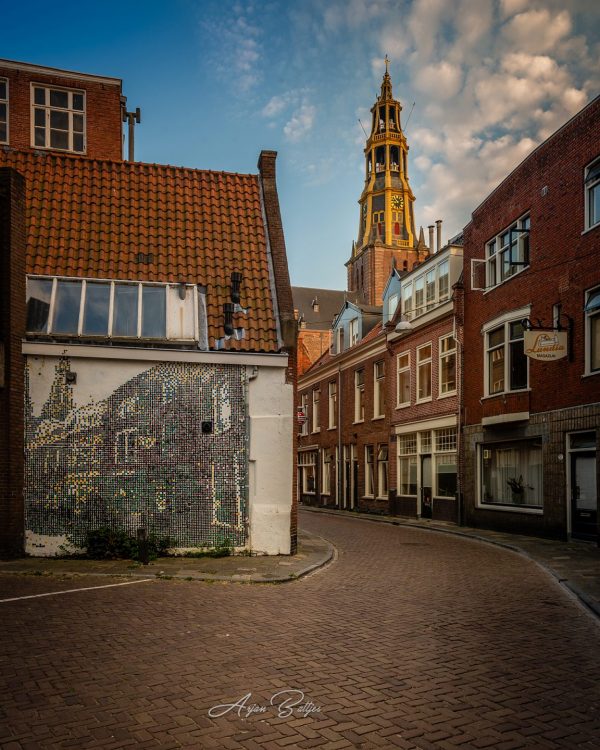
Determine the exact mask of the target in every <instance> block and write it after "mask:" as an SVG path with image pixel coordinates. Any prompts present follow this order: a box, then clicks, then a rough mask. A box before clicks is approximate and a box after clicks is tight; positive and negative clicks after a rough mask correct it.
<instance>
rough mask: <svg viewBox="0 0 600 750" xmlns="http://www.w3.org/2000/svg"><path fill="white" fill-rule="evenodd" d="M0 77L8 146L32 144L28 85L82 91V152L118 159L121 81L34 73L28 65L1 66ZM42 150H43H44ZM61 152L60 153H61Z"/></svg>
mask: <svg viewBox="0 0 600 750" xmlns="http://www.w3.org/2000/svg"><path fill="white" fill-rule="evenodd" d="M0 77H2V78H8V89H9V90H8V95H9V145H10V146H11V147H12V148H16V149H30V148H31V147H32V133H31V84H32V83H40V84H43V85H44V86H57V87H60V88H67V89H78V90H83V91H85V95H86V97H85V98H86V104H85V107H86V112H85V114H86V152H85V156H88V157H91V158H93V159H115V160H120V159H121V158H122V123H121V84H120V82H119V83H114V82H111V80H110V79H107V80H106V81H105V82H101V81H99V80H90V79H88V78H86V77H85V76H82V77H81V78H72V77H70V76H69V77H65V76H61V75H60V72H48V73H45V72H37V71H36V70H32V69H31V68H29V67H24V68H22V69H19V70H17V69H14V68H8V67H2V64H1V63H0ZM44 150H45V149H44ZM61 153H64V152H61Z"/></svg>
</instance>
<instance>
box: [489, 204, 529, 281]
mask: <svg viewBox="0 0 600 750" xmlns="http://www.w3.org/2000/svg"><path fill="white" fill-rule="evenodd" d="M521 230H522V231H521ZM530 231H531V219H530V214H529V211H528V212H527V213H525V214H523V215H522V216H520V217H519V218H518V219H517V220H516V221H514V222H512V224H510V225H509V226H508V227H506V228H504V229H503V230H502V231H501V232H498V234H497V235H496V236H495V237H492V238H490V239H489V240H488V241H487V242H486V243H485V288H486V291H489V290H490V289H495V288H496V287H497V286H500V284H504V283H506V282H507V281H510V279H513V278H514V277H515V276H518V274H520V273H522V272H523V271H526V270H527V269H528V268H529V257H528V258H527V264H526V265H523V266H514V269H515V270H514V271H512V272H509V273H506V274H505V273H504V257H505V255H507V254H508V256H510V253H511V252H513V251H514V250H515V249H517V248H518V249H519V252H518V256H519V257H524V256H525V253H527V255H528V256H529V252H530V250H529V248H530V245H529V233H530ZM511 232H513V234H512V235H511ZM509 267H510V266H509Z"/></svg>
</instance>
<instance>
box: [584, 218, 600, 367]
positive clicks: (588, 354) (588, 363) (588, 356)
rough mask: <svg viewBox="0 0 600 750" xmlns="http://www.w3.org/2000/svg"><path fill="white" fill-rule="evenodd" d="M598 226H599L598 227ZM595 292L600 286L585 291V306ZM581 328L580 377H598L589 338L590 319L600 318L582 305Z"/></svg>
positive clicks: (598, 314)
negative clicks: (581, 358) (582, 328)
mask: <svg viewBox="0 0 600 750" xmlns="http://www.w3.org/2000/svg"><path fill="white" fill-rule="evenodd" d="M598 226H600V225H598ZM595 291H600V286H593V287H591V288H590V289H586V290H585V304H586V305H587V303H588V301H589V299H590V295H591V294H593V293H594V292H595ZM583 315H584V317H583V327H584V333H583V337H584V342H585V351H584V358H583V363H584V364H583V367H584V370H583V375H582V377H584V378H586V377H590V376H591V375H599V374H600V370H592V369H591V367H592V337H591V335H590V334H591V327H592V317H594V318H595V317H600V312H599V311H594V312H593V313H592V311H589V312H586V311H585V305H584V313H583Z"/></svg>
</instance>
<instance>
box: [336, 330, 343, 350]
mask: <svg viewBox="0 0 600 750" xmlns="http://www.w3.org/2000/svg"><path fill="white" fill-rule="evenodd" d="M336 339H337V342H336V344H337V353H338V354H341V353H342V352H343V351H344V326H340V327H339V328H338V329H337V335H336Z"/></svg>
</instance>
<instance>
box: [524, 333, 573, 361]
mask: <svg viewBox="0 0 600 750" xmlns="http://www.w3.org/2000/svg"><path fill="white" fill-rule="evenodd" d="M523 338H524V344H525V354H526V355H527V356H528V357H531V359H540V360H543V361H544V362H548V361H552V360H555V359H562V358H563V357H566V356H567V332H566V331H525V333H524V337H523Z"/></svg>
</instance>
